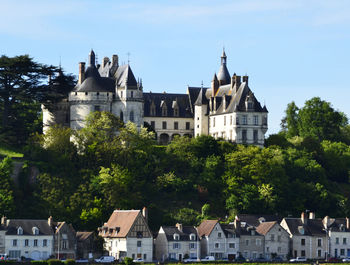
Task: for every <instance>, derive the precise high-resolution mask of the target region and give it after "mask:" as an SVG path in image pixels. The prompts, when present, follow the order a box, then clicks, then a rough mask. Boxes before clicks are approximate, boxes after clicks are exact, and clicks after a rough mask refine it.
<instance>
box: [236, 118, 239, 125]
mask: <svg viewBox="0 0 350 265" xmlns="http://www.w3.org/2000/svg"><path fill="white" fill-rule="evenodd" d="M236 125H239V117H236Z"/></svg>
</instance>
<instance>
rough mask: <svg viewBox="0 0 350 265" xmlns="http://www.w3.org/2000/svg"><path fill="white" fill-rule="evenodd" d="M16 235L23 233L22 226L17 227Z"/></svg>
mask: <svg viewBox="0 0 350 265" xmlns="http://www.w3.org/2000/svg"><path fill="white" fill-rule="evenodd" d="M17 235H23V228H22V227H18V228H17Z"/></svg>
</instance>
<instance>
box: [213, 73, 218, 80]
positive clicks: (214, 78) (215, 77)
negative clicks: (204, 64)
mask: <svg viewBox="0 0 350 265" xmlns="http://www.w3.org/2000/svg"><path fill="white" fill-rule="evenodd" d="M212 81H218V77H217V76H216V73H215V74H214V77H213V80H212Z"/></svg>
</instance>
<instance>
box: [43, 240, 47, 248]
mask: <svg viewBox="0 0 350 265" xmlns="http://www.w3.org/2000/svg"><path fill="white" fill-rule="evenodd" d="M43 247H47V239H44V240H43Z"/></svg>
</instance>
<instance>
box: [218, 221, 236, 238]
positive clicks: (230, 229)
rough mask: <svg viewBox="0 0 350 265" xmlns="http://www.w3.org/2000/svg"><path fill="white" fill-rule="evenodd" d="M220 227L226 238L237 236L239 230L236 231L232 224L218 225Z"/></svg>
mask: <svg viewBox="0 0 350 265" xmlns="http://www.w3.org/2000/svg"><path fill="white" fill-rule="evenodd" d="M220 226H221V228H222V230H223V231H224V233H225V236H226V237H227V236H228V234H232V235H236V236H239V231H238V230H239V229H236V228H235V225H234V224H220Z"/></svg>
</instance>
